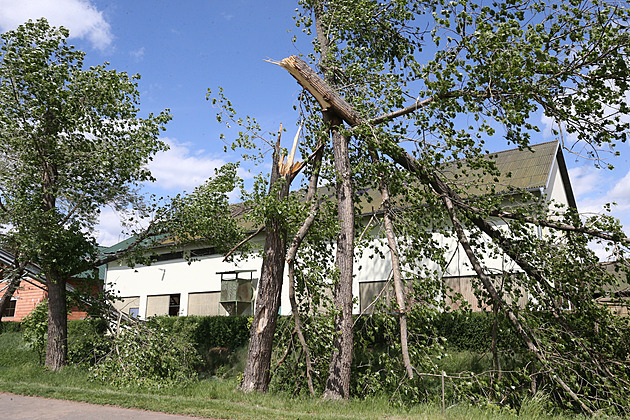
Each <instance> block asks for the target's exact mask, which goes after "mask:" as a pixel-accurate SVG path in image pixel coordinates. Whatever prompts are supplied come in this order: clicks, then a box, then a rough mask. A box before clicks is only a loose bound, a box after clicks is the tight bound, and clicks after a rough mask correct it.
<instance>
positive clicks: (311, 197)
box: [286, 144, 324, 395]
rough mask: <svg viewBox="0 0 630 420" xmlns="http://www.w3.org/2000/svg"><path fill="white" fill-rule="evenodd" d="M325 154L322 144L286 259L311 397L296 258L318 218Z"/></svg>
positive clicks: (307, 353) (309, 363) (312, 388)
mask: <svg viewBox="0 0 630 420" xmlns="http://www.w3.org/2000/svg"><path fill="white" fill-rule="evenodd" d="M323 154H324V150H323V147H322V145H321V144H320V145H319V146H318V147H317V150H316V152H315V156H314V161H313V172H312V174H311V178H310V181H309V185H308V190H307V191H306V199H305V201H306V203H309V204H310V209H309V214H308V217H307V218H306V220H304V223H302V226H300V229H298V231H297V233H296V234H295V236H294V237H293V241H292V242H291V246H290V247H289V250H288V251H287V258H286V261H287V264H288V270H289V272H288V274H289V279H288V280H289V302H290V303H291V313H292V314H293V320H294V323H295V332H296V334H297V336H298V340H299V341H300V345H301V346H302V350H303V351H304V359H305V361H306V380H307V383H308V389H309V391H310V393H311V395H315V388H314V387H313V377H312V372H313V367H312V364H311V352H310V350H309V348H308V345H307V343H306V339H305V338H304V334H303V333H302V323H301V321H300V312H299V309H298V306H297V301H296V298H295V256H296V255H297V251H298V249H299V247H300V245H301V244H302V241H303V240H304V238H305V237H306V234H307V233H308V231H309V230H310V228H311V226H312V225H313V222H314V221H315V217H316V216H317V213H318V211H319V201H318V200H317V199H316V197H315V196H316V194H315V193H316V192H317V185H318V180H319V169H320V165H321V162H322V157H323Z"/></svg>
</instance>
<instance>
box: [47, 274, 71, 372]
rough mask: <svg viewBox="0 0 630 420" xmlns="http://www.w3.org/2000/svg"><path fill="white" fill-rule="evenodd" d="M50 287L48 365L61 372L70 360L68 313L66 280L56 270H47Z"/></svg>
mask: <svg viewBox="0 0 630 420" xmlns="http://www.w3.org/2000/svg"><path fill="white" fill-rule="evenodd" d="M47 271H48V273H47V275H46V283H47V285H48V342H47V345H46V363H45V365H46V366H47V367H48V368H49V369H51V370H59V369H61V368H62V367H64V366H65V365H66V362H67V358H68V311H67V308H66V279H65V278H64V277H63V276H61V275H59V273H57V272H56V271H55V270H54V269H49V270H47Z"/></svg>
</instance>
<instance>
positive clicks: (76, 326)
mask: <svg viewBox="0 0 630 420" xmlns="http://www.w3.org/2000/svg"><path fill="white" fill-rule="evenodd" d="M106 331H107V321H106V320H104V319H98V318H88V319H82V320H72V321H68V362H69V363H71V364H78V365H80V364H86V365H94V364H95V363H96V362H98V361H99V360H100V359H102V358H103V357H104V356H105V355H106V354H107V352H108V351H109V349H110V345H111V339H109V338H108V337H105V332H106Z"/></svg>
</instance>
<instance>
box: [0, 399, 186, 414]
mask: <svg viewBox="0 0 630 420" xmlns="http://www.w3.org/2000/svg"><path fill="white" fill-rule="evenodd" d="M0 418H4V419H12V420H15V419H28V420H101V419H102V420H119V419H120V420H131V419H133V420H175V419H191V418H193V417H187V416H178V415H174V414H164V413H156V412H154V411H144V410H137V409H130V408H119V407H109V406H103V405H94V404H87V403H81V402H75V401H64V400H52V399H48V398H40V397H25V396H22V395H15V394H7V393H0Z"/></svg>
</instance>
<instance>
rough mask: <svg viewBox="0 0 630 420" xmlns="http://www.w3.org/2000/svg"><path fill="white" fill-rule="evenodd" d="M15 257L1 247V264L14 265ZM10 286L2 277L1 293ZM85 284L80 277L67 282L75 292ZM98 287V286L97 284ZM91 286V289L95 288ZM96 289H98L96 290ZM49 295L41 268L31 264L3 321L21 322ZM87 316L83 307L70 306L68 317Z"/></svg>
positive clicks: (0, 280)
mask: <svg viewBox="0 0 630 420" xmlns="http://www.w3.org/2000/svg"><path fill="white" fill-rule="evenodd" d="M13 261H14V257H13V254H11V253H10V252H8V251H6V250H4V249H2V248H0V265H2V266H5V267H9V266H12V265H13ZM104 274H105V269H104V268H103V270H102V273H101V278H104ZM7 286H8V282H7V281H5V280H3V279H1V278H0V295H1V294H3V293H4V292H5V290H6V288H7ZM83 286H84V279H82V278H80V277H76V278H72V279H70V280H68V282H67V283H66V290H67V291H68V292H73V291H74V290H75V289H76V288H77V287H83ZM95 287H96V288H97V287H98V286H97V285H95ZM95 287H91V289H95ZM94 291H96V290H94ZM47 297H48V292H47V290H46V285H45V283H44V282H43V280H42V279H41V269H40V268H39V267H38V266H36V265H34V264H29V265H27V266H26V268H25V275H24V277H23V278H22V280H21V282H20V286H19V287H18V288H17V290H16V291H15V293H13V297H12V298H11V301H10V302H9V306H8V307H7V309H6V310H5V312H4V314H2V321H14V322H19V321H22V319H24V317H26V316H27V315H28V314H30V313H31V312H32V311H33V309H35V307H36V306H37V305H38V304H39V303H40V302H42V301H44V300H45V299H46V298H47ZM86 317H87V312H86V311H85V310H84V309H83V308H76V307H72V308H70V311H69V314H68V319H69V320H76V319H84V318H86Z"/></svg>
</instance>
